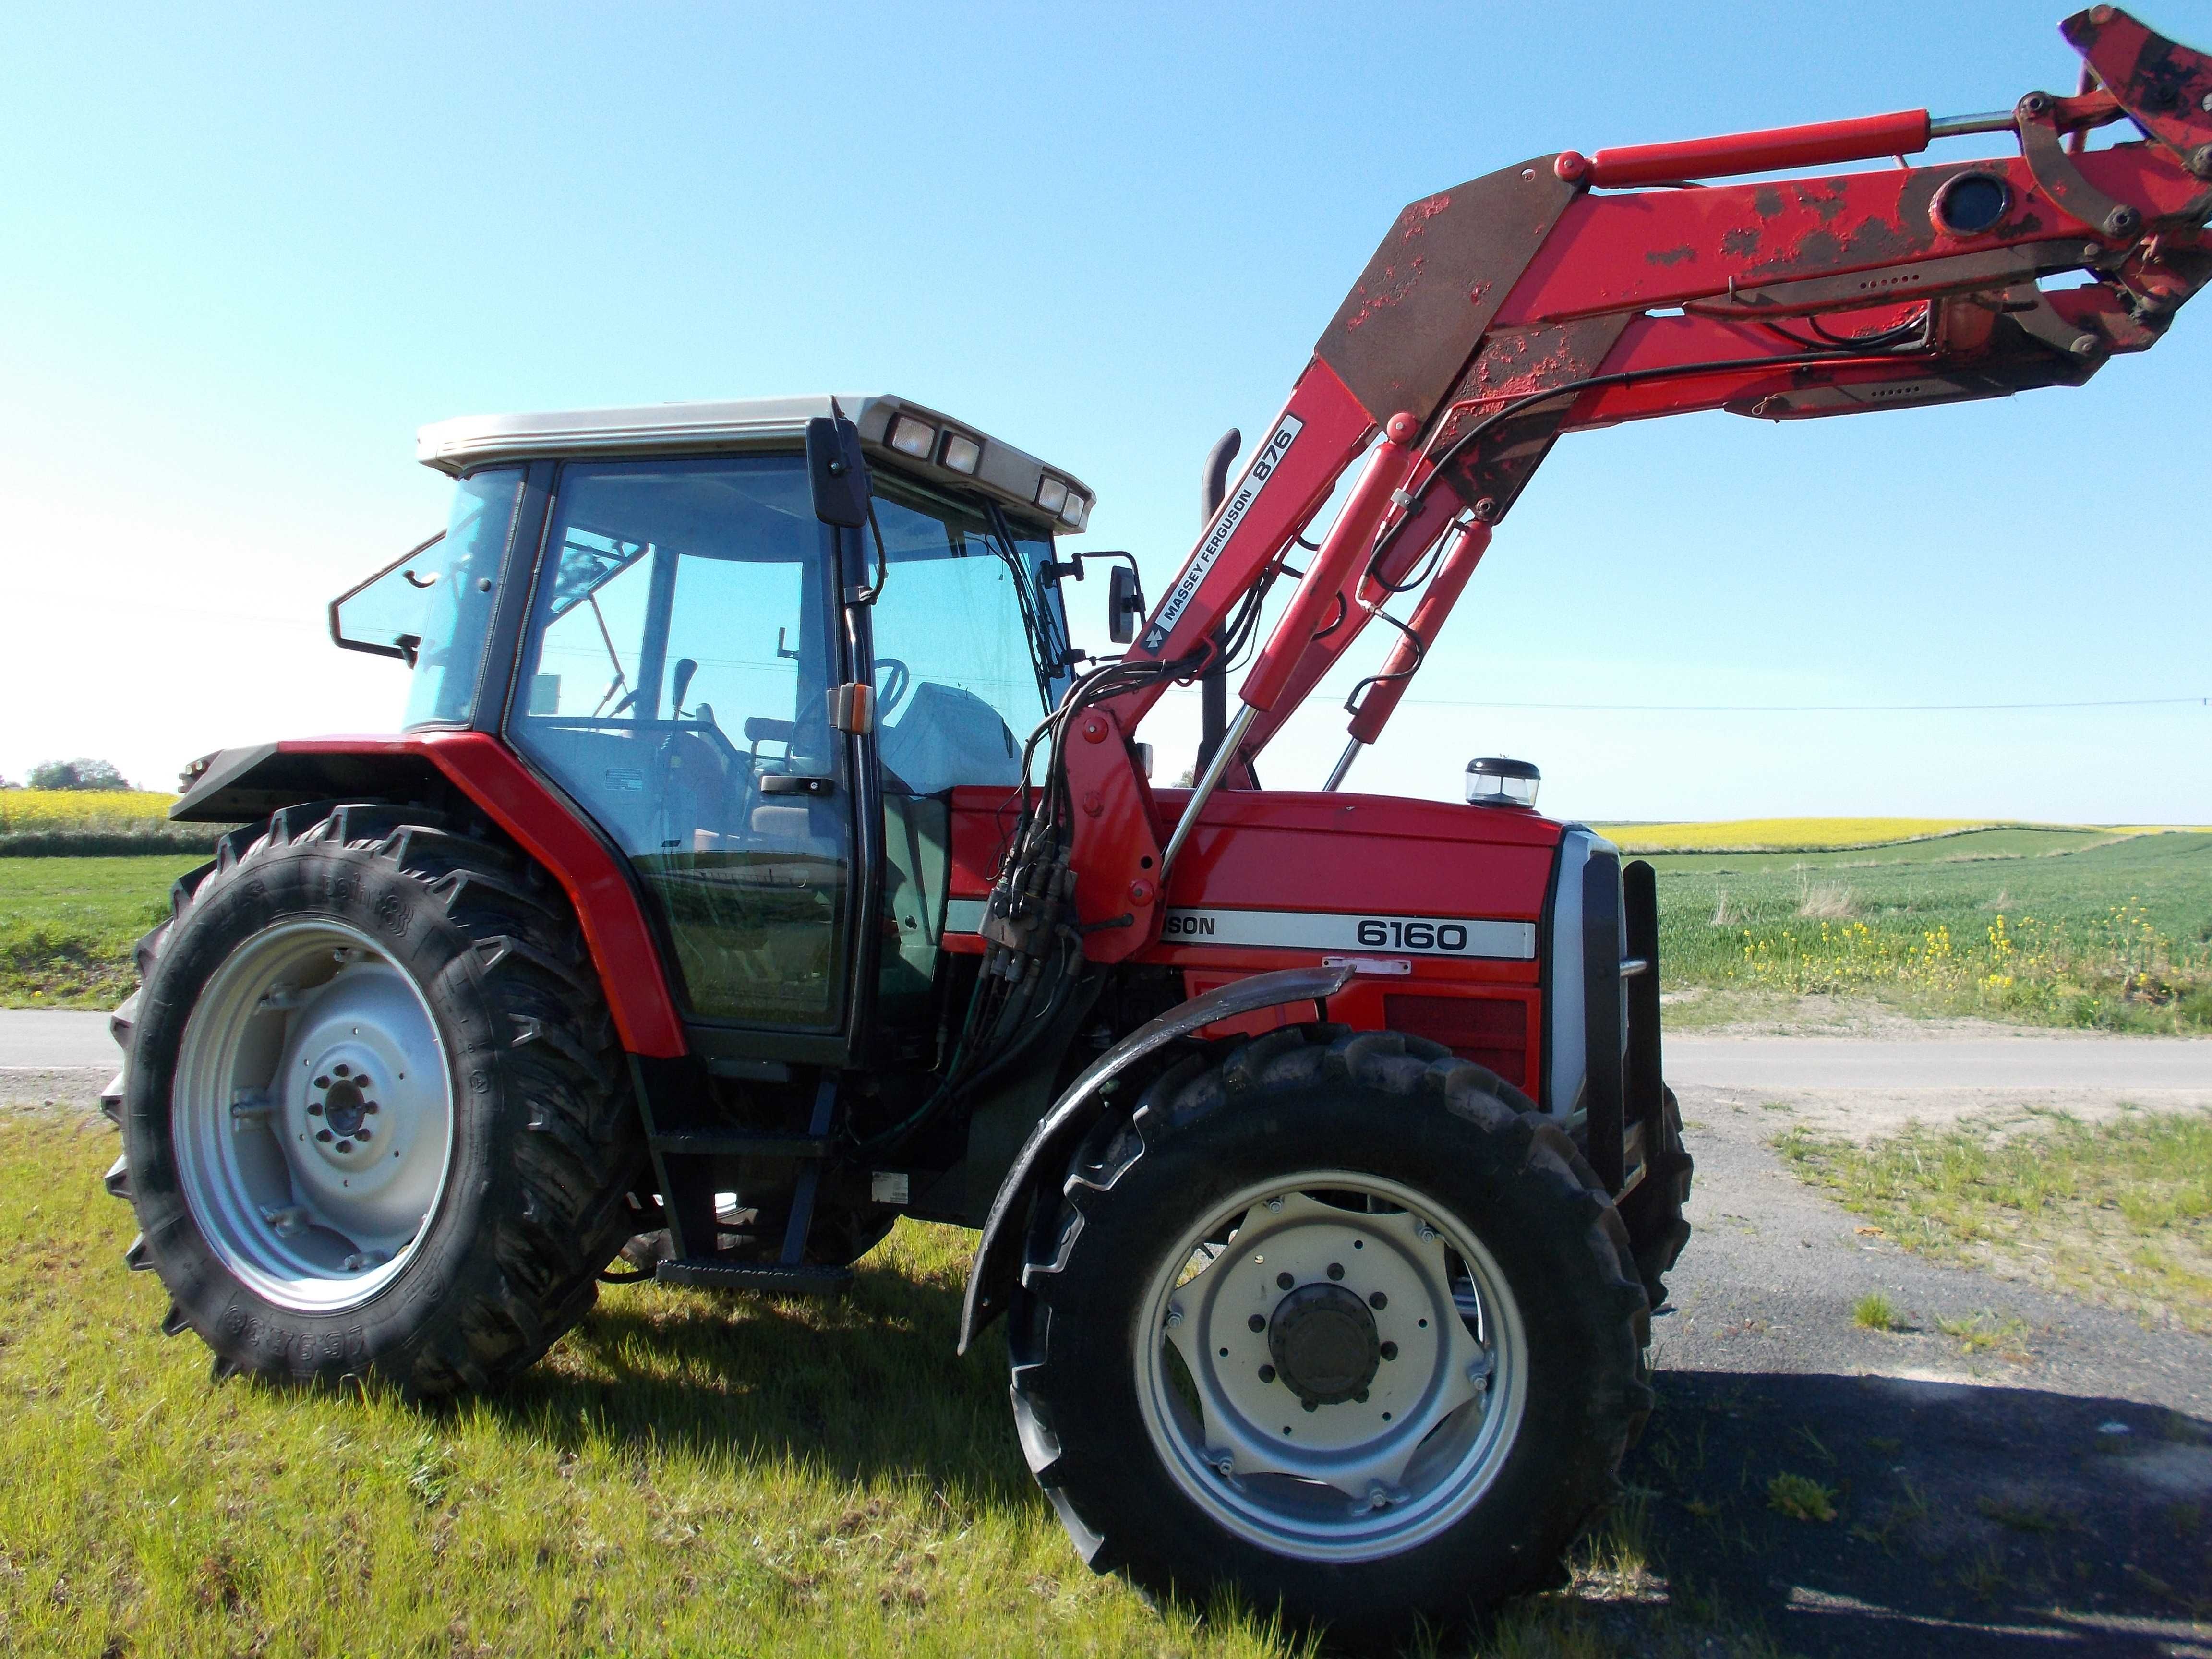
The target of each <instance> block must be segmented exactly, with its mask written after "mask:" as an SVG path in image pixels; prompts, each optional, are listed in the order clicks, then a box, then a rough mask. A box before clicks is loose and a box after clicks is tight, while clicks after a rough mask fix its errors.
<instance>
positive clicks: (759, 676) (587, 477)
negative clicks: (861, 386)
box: [508, 454, 874, 1060]
mask: <svg viewBox="0 0 2212 1659" xmlns="http://www.w3.org/2000/svg"><path fill="white" fill-rule="evenodd" d="M838 534H839V532H836V531H834V530H832V529H831V528H830V527H829V526H825V525H823V524H822V523H821V522H820V521H819V520H817V518H816V517H815V513H814V509H813V506H812V501H811V493H810V486H809V483H808V480H807V475H806V471H805V461H804V459H803V458H802V457H800V456H798V455H795V454H793V455H744V456H696V457H682V458H671V459H656V460H636V461H611V462H570V463H568V464H567V465H564V466H562V469H561V471H560V475H559V477H558V480H557V483H556V493H555V496H554V501H553V505H552V510H551V513H550V520H549V523H548V528H547V535H546V542H545V550H544V556H543V557H542V558H541V560H540V565H539V575H538V583H537V592H536V593H535V594H534V595H533V598H532V614H531V619H530V623H529V629H528V633H527V635H526V639H525V642H524V649H523V654H522V663H521V671H520V679H519V680H518V682H517V684H516V687H515V691H514V695H513V699H512V701H511V703H510V715H509V720H508V734H509V736H510V738H511V739H512V740H513V743H514V744H515V746H516V747H517V748H518V749H519V750H520V751H521V752H522V753H523V754H524V755H525V756H526V757H528V758H529V759H531V760H532V761H533V762H535V763H537V764H538V766H540V767H541V768H543V769H544V770H545V771H546V772H547V773H549V774H550V775H551V776H552V777H553V778H554V780H556V781H557V782H559V783H560V785H561V786H562V787H563V788H564V789H566V790H567V792H568V794H569V795H570V796H571V797H573V798H574V800H575V802H576V803H577V805H579V806H580V807H581V808H582V809H583V811H585V812H586V814H587V815H588V816H589V817H591V818H592V820H593V821H594V822H596V823H598V824H599V827H600V828H601V829H603V830H604V831H605V833H606V835H607V836H609V837H610V838H611V840H612V841H613V842H615V843H616V844H617V846H618V847H619V848H621V849H622V850H623V853H624V854H627V855H628V857H629V860H630V863H631V866H632V867H633V868H634V869H635V872H636V873H637V876H638V879H639V882H640V884H641V886H642V887H643V888H644V890H645V891H646V893H647V896H649V898H650V900H651V902H652V904H653V908H655V909H656V911H657V913H658V915H659V920H660V921H661V922H662V923H663V924H665V929H666V939H667V943H668V946H669V950H670V951H671V955H672V958H673V959H672V962H671V968H672V969H673V971H672V972H671V981H673V982H674V987H673V988H675V989H676V990H677V992H678V997H679V1000H681V1001H682V1002H683V1003H684V1005H685V1006H686V1007H687V1011H688V1013H689V1016H690V1018H691V1019H692V1020H694V1021H695V1022H704V1023H706V1024H710V1025H719V1026H723V1027H726V1028H733V1030H732V1035H733V1036H740V1037H741V1035H742V1032H743V1030H747V1029H750V1030H756V1031H759V1032H762V1033H763V1034H764V1035H765V1034H769V1033H790V1034H800V1033H805V1034H817V1035H819V1036H823V1037H824V1038H829V1039H832V1041H831V1042H827V1043H824V1044H812V1045H805V1050H804V1051H802V1050H799V1049H794V1048H793V1046H792V1044H791V1043H790V1042H788V1041H783V1042H769V1043H767V1044H765V1045H764V1046H763V1047H762V1048H761V1049H760V1051H761V1052H763V1053H770V1054H777V1055H781V1056H787V1057H789V1058H805V1059H825V1060H826V1059H829V1058H831V1057H832V1055H833V1054H840V1053H842V1052H843V1051H844V1050H845V1048H847V1047H848V1043H847V1042H846V1040H845V1034H846V1033H847V1028H848V1018H849V1017H851V1016H853V1015H854V1012H855V1011H854V1008H853V1006H852V1005H853V997H852V981H853V979H854V966H855V960H854V959H855V956H856V953H857V946H858V945H859V943H860V941H859V940H858V939H857V937H856V933H855V929H854V916H855V914H856V908H857V905H858V903H859V902H860V896H861V889H862V887H863V883H862V882H861V881H860V872H862V871H863V870H864V869H866V868H867V867H868V866H869V863H870V860H867V859H866V856H865V854H866V849H865V848H863V847H861V846H860V843H859V842H858V841H857V840H856V823H857V822H858V819H857V817H856V811H855V804H854V781H855V778H856V776H857V775H859V774H860V767H859V766H858V765H857V764H856V755H857V750H856V748H855V744H854V740H853V739H852V738H849V737H848V734H846V733H843V732H837V731H835V730H833V729H832V727H831V726H830V723H829V691H830V689H831V688H832V687H833V686H835V685H836V684H840V683H842V682H843V681H845V680H848V679H849V678H852V672H851V659H852V657H853V655H854V641H853V639H852V638H851V636H850V635H849V632H848V629H847V628H846V626H845V625H844V621H843V612H842V607H841V603H840V599H841V595H842V592H843V586H844V585H843V582H842V579H841V574H840V557H841V556H840V549H839V542H838ZM867 793H868V794H869V795H870V796H871V797H872V795H873V793H874V792H873V789H872V787H871V788H870V789H869V790H868V791H867ZM698 1035H699V1034H698V1033H696V1031H695V1042H694V1047H695V1048H698V1047H699V1046H700V1044H699V1042H697V1041H696V1037H697V1036H698ZM737 1047H738V1049H739V1050H740V1051H742V1049H743V1048H744V1047H745V1045H744V1042H742V1041H740V1042H738V1045H737ZM813 1048H820V1049H821V1052H820V1053H819V1054H817V1053H814V1052H811V1050H812V1049H813Z"/></svg>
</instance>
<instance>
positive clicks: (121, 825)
mask: <svg viewBox="0 0 2212 1659" xmlns="http://www.w3.org/2000/svg"><path fill="white" fill-rule="evenodd" d="M175 799H176V797H175V796H174V795H166V794H163V793H161V792H160V791H158V790H151V789H145V790H139V789H0V836H6V835H21V834H24V833H26V832H29V831H35V830H48V831H51V830H57V829H108V828H115V829H131V828H133V827H136V826H137V825H139V824H143V823H160V822H161V821H162V820H163V819H164V818H165V817H167V814H168V811H169V804H170V803H171V802H172V801H173V800H175Z"/></svg>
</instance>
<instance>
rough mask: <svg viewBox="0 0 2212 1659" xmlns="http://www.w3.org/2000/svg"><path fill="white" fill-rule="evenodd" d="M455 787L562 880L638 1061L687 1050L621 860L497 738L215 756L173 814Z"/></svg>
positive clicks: (201, 816)
mask: <svg viewBox="0 0 2212 1659" xmlns="http://www.w3.org/2000/svg"><path fill="white" fill-rule="evenodd" d="M446 786H450V787H452V788H453V789H454V790H456V791H458V792H459V793H461V794H463V795H465V796H466V797H467V798H468V799H470V800H471V802H473V803H474V804H475V805H476V806H477V808H478V809H479V810H480V811H483V814H484V816H485V817H489V818H490V819H491V820H492V822H493V823H496V824H498V825H499V827H500V828H501V829H504V830H505V831H506V832H507V834H508V835H510V836H513V838H514V840H515V842H517V844H518V845H520V847H521V848H522V849H523V850H524V851H525V852H526V853H528V854H530V856H531V857H532V858H533V859H535V860H538V863H539V864H541V865H543V866H544V867H545V869H546V870H547V871H548V872H550V874H551V875H552V877H553V878H554V879H555V880H556V881H557V882H559V883H560V884H561V886H562V890H563V891H565V892H566V893H567V894H568V900H569V902H570V903H572V904H574V906H575V908H576V919H577V921H579V922H580V924H581V925H582V927H583V930H584V942H585V944H586V946H588V947H589V949H590V951H591V953H592V965H593V966H594V967H595V968H596V969H598V971H599V983H600V985H601V986H602V987H604V988H605V992H606V997H607V1004H608V1006H609V1008H610V1009H611V1012H613V1014H614V1020H615V1030H616V1031H617V1034H618V1035H619V1036H621V1038H622V1044H623V1048H626V1049H628V1050H629V1052H630V1053H631V1054H641V1055H645V1056H647V1057H648V1058H653V1059H664V1060H666V1059H674V1058H676V1057H677V1056H678V1055H681V1054H684V1053H685V1052H686V1050H687V1045H686V1043H685V1042H684V1024H683V1021H682V1020H681V1018H679V1017H678V1014H677V1012H676V1002H675V999H674V998H673V997H672V996H671V994H670V991H669V985H668V975H667V970H666V968H665V964H664V963H662V961H661V957H660V951H659V946H658V945H656V944H655V943H654V939H655V935H654V933H653V928H652V927H650V926H649V925H648V924H647V921H646V916H645V911H644V909H643V908H642V907H641V905H640V903H639V902H638V896H637V890H636V889H635V887H634V886H632V885H631V884H630V878H629V871H628V869H627V868H626V867H625V866H624V864H623V860H621V859H620V857H619V856H618V855H617V854H616V853H615V852H614V851H613V850H612V849H611V848H610V847H608V845H607V844H606V842H605V841H603V840H602V839H601V838H600V837H599V834H598V833H597V831H595V830H594V829H592V828H591V826H590V825H589V824H587V823H584V822H583V821H582V820H581V819H580V818H579V817H577V815H576V813H575V811H574V810H573V809H572V808H571V807H570V806H569V805H568V802H567V801H566V800H565V799H562V796H561V795H560V794H559V793H557V792H556V791H555V790H554V789H553V788H551V787H550V786H549V785H547V784H546V783H545V782H544V780H543V779H541V778H539V777H538V775H537V774H535V773H534V772H532V771H531V770H530V769H529V768H527V767H526V766H525V765H524V764H523V763H521V761H520V760H519V759H517V758H516V757H515V756H514V754H513V751H512V750H509V749H508V748H507V745H506V744H502V743H501V742H500V740H499V739H498V738H495V737H494V736H492V735H491V734H490V733H489V732H459V731H437V732H409V733H407V734H405V735H404V736H401V737H396V738H386V737H374V738H298V739H289V740H287V741H285V742H283V743H271V744H259V745H258V746H256V747H253V748H247V749H226V750H222V752H220V753H218V754H216V755H213V756H210V757H209V758H208V760H207V762H206V763H205V765H204V767H203V768H201V769H200V770H199V773H198V775H197V777H195V778H194V779H193V781H192V786H191V789H190V790H188V791H187V792H186V793H185V796H184V798H183V799H181V800H179V801H178V802H177V804H176V805H174V806H172V807H171V808H170V809H169V816H170V817H172V818H178V819H183V820H186V821H189V822H194V823H240V822H245V821H251V820H252V819H255V818H261V817H267V816H268V815H269V814H270V813H271V812H274V811H277V810H278V809H280V808H282V807H286V806H295V805H299V804H301V802H303V801H311V800H331V799H356V800H358V799H369V800H394V801H405V800H421V799H424V797H425V796H426V795H427V796H431V797H435V795H437V794H438V793H442V789H443V787H446Z"/></svg>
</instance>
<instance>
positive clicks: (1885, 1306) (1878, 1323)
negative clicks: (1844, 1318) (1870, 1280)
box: [1851, 1291, 1905, 1331]
mask: <svg viewBox="0 0 2212 1659" xmlns="http://www.w3.org/2000/svg"><path fill="white" fill-rule="evenodd" d="M1851 1322H1852V1323H1853V1324H1855V1325H1857V1326H1858V1327H1859V1328H1860V1329H1862V1330H1869V1331H1894V1330H1900V1329H1902V1328H1904V1325H1905V1315H1904V1314H1903V1313H1902V1312H1900V1311H1899V1308H1898V1305H1897V1304H1895V1303H1894V1302H1892V1301H1891V1300H1890V1299H1889V1298H1888V1297H1887V1296H1884V1295H1883V1294H1882V1293H1881V1291H1868V1292H1867V1293H1866V1294H1865V1295H1864V1296H1863V1297H1860V1298H1859V1299H1858V1305H1857V1307H1855V1308H1853V1309H1852V1310H1851Z"/></svg>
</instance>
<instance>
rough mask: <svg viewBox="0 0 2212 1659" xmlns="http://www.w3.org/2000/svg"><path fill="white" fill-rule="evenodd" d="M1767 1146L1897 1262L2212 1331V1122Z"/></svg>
mask: <svg viewBox="0 0 2212 1659" xmlns="http://www.w3.org/2000/svg"><path fill="white" fill-rule="evenodd" d="M1776 1145H1777V1146H1778V1149H1779V1150H1780V1152H1781V1153H1782V1155H1783V1156H1784V1158H1786V1159H1787V1160H1789V1161H1790V1163H1791V1164H1793V1165H1795V1166H1796V1170H1797V1171H1798V1173H1799V1174H1800V1175H1802V1176H1804V1177H1805V1178H1806V1179H1807V1180H1808V1181H1811V1182H1815V1183H1816V1184H1818V1185H1820V1186H1823V1187H1826V1188H1830V1189H1831V1190H1832V1191H1833V1192H1834V1193H1835V1194H1836V1195H1837V1197H1838V1198H1839V1199H1840V1200H1842V1202H1843V1204H1844V1207H1845V1208H1847V1209H1850V1210H1851V1211H1853V1212H1857V1213H1858V1214H1860V1215H1863V1216H1867V1217H1869V1218H1872V1219H1873V1220H1874V1221H1875V1222H1876V1223H1877V1224H1879V1225H1881V1228H1882V1230H1883V1231H1884V1232H1885V1233H1886V1234H1887V1236H1888V1237H1889V1238H1890V1239H1891V1240H1892V1241H1893V1243H1898V1244H1899V1245H1902V1246H1904V1247H1905V1249H1911V1250H1917V1251H1919V1252H1921V1253H1923V1254H1925V1255H1934V1256H1939V1257H1943V1258H1947V1259H1949V1260H1953V1261H1965V1262H1967V1263H1970V1264H1972V1265H1976V1266H1983V1265H1990V1266H1996V1267H2002V1268H2004V1269H2005V1270H2006V1271H2008V1272H2010V1273H2015V1274H2018V1275H2020V1276H2021V1277H2024V1278H2027V1279H2033V1280H2035V1281H2036V1282H2039V1283H2041V1284H2045V1285H2050V1286H2051V1287H2054V1288H2057V1289H2061V1290H2067V1291H2076V1292H2081V1293H2083V1294H2086V1295H2087V1296H2090V1297H2093V1298H2095V1299H2098V1300H2100V1301H2105V1302H2108V1303H2112V1304H2116V1305H2118V1306H2121V1307H2124V1308H2128V1309H2130V1310H2134V1311H2136V1312H2137V1313H2140V1314H2142V1315H2143V1316H2146V1317H2148V1318H2154V1319H2159V1320H2170V1321H2172V1322H2175V1323H2178V1324H2180V1325H2183V1326H2185V1327H2187V1328H2190V1329H2191V1330H2196V1331H2204V1332H2212V1113H2202V1112H2177V1113H2160V1114H2150V1113H2145V1112H2139V1111H2130V1112H2126V1113H2124V1114H2123V1115H2121V1116H2119V1117H2118V1118H2117V1119H2114V1120H2113V1121H2110V1122H2106V1123H2096V1124H2091V1123H2084V1122H2081V1121H2078V1120H2076V1119H2074V1118H2071V1117H2068V1116H2065V1115H2058V1114H2051V1115H2039V1117H2038V1118H2036V1119H2034V1120H2032V1121H2030V1122H2029V1123H2028V1124H2027V1125H2026V1126H2024V1127H2014V1128H2012V1129H2010V1130H2009V1132H2007V1133H1999V1132H1998V1131H1997V1129H1996V1126H1994V1125H1992V1124H1990V1123H1986V1122H1979V1121H1971V1120H1969V1121H1960V1122H1957V1123H1954V1124H1950V1125H1947V1126H1946V1127H1942V1128H1929V1127H1924V1126H1921V1125H1915V1126H1913V1127H1910V1128H1908V1129H1907V1130H1905V1133H1902V1134H1899V1135H1894V1136H1892V1137H1890V1138H1888V1139H1882V1140H1877V1141H1875V1143H1874V1144H1873V1145H1871V1146H1863V1147H1862V1146H1855V1145H1853V1144H1851V1143H1850V1142H1848V1141H1844V1140H1840V1139H1831V1138H1828V1137H1825V1136H1821V1135H1818V1134H1814V1133H1810V1132H1808V1131H1806V1130H1803V1129H1792V1130H1790V1131H1789V1132H1788V1133H1785V1134H1784V1135H1783V1136H1782V1137H1781V1139H1779V1140H1778V1141H1777V1143H1776ZM1944 1330H1945V1332H1946V1334H1948V1335H1950V1336H1951V1337H1953V1338H1954V1340H1957V1341H1959V1342H1960V1344H1961V1345H1962V1346H1966V1348H1967V1349H1968V1350H1969V1351H1972V1350H1974V1349H1976V1348H1978V1347H1994V1348H1997V1349H1998V1350H1999V1351H2000V1352H2004V1351H2007V1350H2008V1349H2010V1348H2011V1347H2014V1346H2017V1342H2018V1339H2019V1337H2020V1336H2021V1334H2023V1333H2022V1332H2021V1331H2020V1330H2019V1329H2018V1328H2015V1327H2013V1326H2008V1325H2002V1324H1999V1323H1998V1322H1995V1321H1989V1322H1986V1325H1984V1322H1961V1323H1959V1324H1957V1325H1956V1327H1955V1328H1954V1326H1950V1325H1947V1326H1945V1327H1944Z"/></svg>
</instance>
